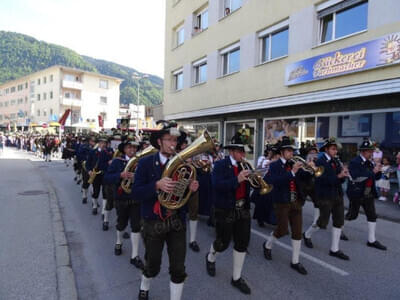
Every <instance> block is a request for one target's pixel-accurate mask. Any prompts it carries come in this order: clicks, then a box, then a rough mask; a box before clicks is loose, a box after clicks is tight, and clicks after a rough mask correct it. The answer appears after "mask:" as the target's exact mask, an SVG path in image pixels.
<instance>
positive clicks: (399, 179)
mask: <svg viewBox="0 0 400 300" xmlns="http://www.w3.org/2000/svg"><path fill="white" fill-rule="evenodd" d="M396 165H397V169H396V173H397V183H398V186H397V190H398V192H396V193H395V194H394V197H393V202H394V203H397V202H399V193H400V152H398V153H397V155H396Z"/></svg>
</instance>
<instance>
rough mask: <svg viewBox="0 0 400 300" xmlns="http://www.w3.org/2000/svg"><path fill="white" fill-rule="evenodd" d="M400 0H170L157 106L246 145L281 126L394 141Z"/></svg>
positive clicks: (398, 125)
mask: <svg viewBox="0 0 400 300" xmlns="http://www.w3.org/2000/svg"><path fill="white" fill-rule="evenodd" d="M399 11H400V2H399V1H396V0H368V1H367V0H325V1H321V0H296V1H291V0H282V1H273V0H266V1H257V0H209V1H205V0H193V1H187V0H180V1H176V0H175V1H174V0H170V1H168V2H167V6H166V50H165V85H164V95H165V96H164V97H165V99H164V103H163V104H164V114H165V118H166V119H175V120H177V121H179V122H180V123H181V124H183V125H184V126H185V127H186V128H188V129H190V130H193V131H199V130H202V129H204V128H207V129H208V130H209V131H211V132H212V133H213V134H214V135H216V136H217V137H218V138H219V140H220V141H221V142H222V143H227V142H229V141H230V139H231V138H232V136H233V135H234V134H235V132H237V131H238V130H239V129H242V131H243V132H244V133H245V136H246V140H247V142H248V143H249V145H250V148H251V149H252V153H250V154H249V158H250V159H254V158H255V157H256V156H258V155H260V154H261V153H262V149H263V147H264V145H265V144H267V143H271V142H274V141H276V140H277V139H279V137H281V136H282V135H290V136H292V137H294V138H295V140H296V142H297V144H298V146H300V144H301V143H302V142H306V141H307V140H315V141H316V142H317V143H321V142H322V141H323V138H324V137H328V136H335V137H338V138H339V140H340V141H341V143H342V145H343V150H344V152H345V153H347V154H348V155H349V156H351V155H353V154H354V153H355V152H356V148H357V144H358V143H360V142H361V141H362V139H363V138H365V137H370V138H372V139H374V140H375V141H377V142H379V143H382V144H384V145H385V146H386V147H399V146H400V96H399V95H400V65H399V64H398V63H399V62H400V14H399V13H398V12H399Z"/></svg>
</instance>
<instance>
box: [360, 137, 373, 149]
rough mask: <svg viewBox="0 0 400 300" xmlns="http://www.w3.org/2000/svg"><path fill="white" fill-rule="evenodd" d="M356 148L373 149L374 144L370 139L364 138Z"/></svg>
mask: <svg viewBox="0 0 400 300" xmlns="http://www.w3.org/2000/svg"><path fill="white" fill-rule="evenodd" d="M358 150H361V151H362V150H375V144H374V143H373V142H372V141H371V140H370V139H365V140H364V141H363V142H362V143H361V145H360V146H359V147H358Z"/></svg>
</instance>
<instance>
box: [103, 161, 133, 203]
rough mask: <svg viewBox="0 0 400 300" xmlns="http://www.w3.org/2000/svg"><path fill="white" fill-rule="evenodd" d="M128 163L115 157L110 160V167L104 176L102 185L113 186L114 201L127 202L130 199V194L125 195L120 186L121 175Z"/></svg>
mask: <svg viewBox="0 0 400 300" xmlns="http://www.w3.org/2000/svg"><path fill="white" fill-rule="evenodd" d="M127 163H128V161H127V160H126V159H124V158H121V157H116V158H114V159H113V160H112V162H111V165H110V166H109V167H108V169H107V171H106V173H105V174H104V180H103V182H104V184H109V185H112V186H113V193H114V199H117V200H129V199H132V198H133V197H132V195H131V194H129V195H128V194H126V193H125V192H124V190H123V189H122V188H120V184H121V181H122V179H121V173H122V172H123V171H124V169H125V166H126V164H127Z"/></svg>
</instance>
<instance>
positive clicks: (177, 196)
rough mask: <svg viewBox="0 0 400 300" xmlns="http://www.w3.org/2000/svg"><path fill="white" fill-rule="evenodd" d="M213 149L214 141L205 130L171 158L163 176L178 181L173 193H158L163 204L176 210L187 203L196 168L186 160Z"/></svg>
mask: <svg viewBox="0 0 400 300" xmlns="http://www.w3.org/2000/svg"><path fill="white" fill-rule="evenodd" d="M213 150H215V145H214V142H213V140H212V138H211V137H210V135H209V134H208V132H207V131H204V132H203V134H202V135H201V136H200V137H198V138H197V139H196V140H195V141H194V142H193V143H192V144H190V145H189V146H188V147H187V148H185V149H184V150H183V151H181V152H179V153H177V154H175V156H174V157H173V158H171V160H170V161H169V162H168V164H167V165H166V166H165V169H164V172H163V173H162V176H161V177H162V178H164V177H169V178H171V179H172V180H174V181H177V182H176V185H175V188H174V190H173V192H172V193H166V192H164V191H161V192H160V193H159V194H158V201H160V204H161V205H162V206H164V207H165V208H167V209H171V210H174V209H179V208H181V207H182V206H184V205H185V204H186V202H187V201H188V200H189V198H190V195H191V194H192V191H191V190H190V189H189V185H190V183H191V182H192V181H193V180H196V169H195V168H194V166H193V165H192V164H191V163H187V162H186V160H187V159H188V158H191V157H193V156H195V155H198V154H200V153H204V152H208V151H213Z"/></svg>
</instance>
